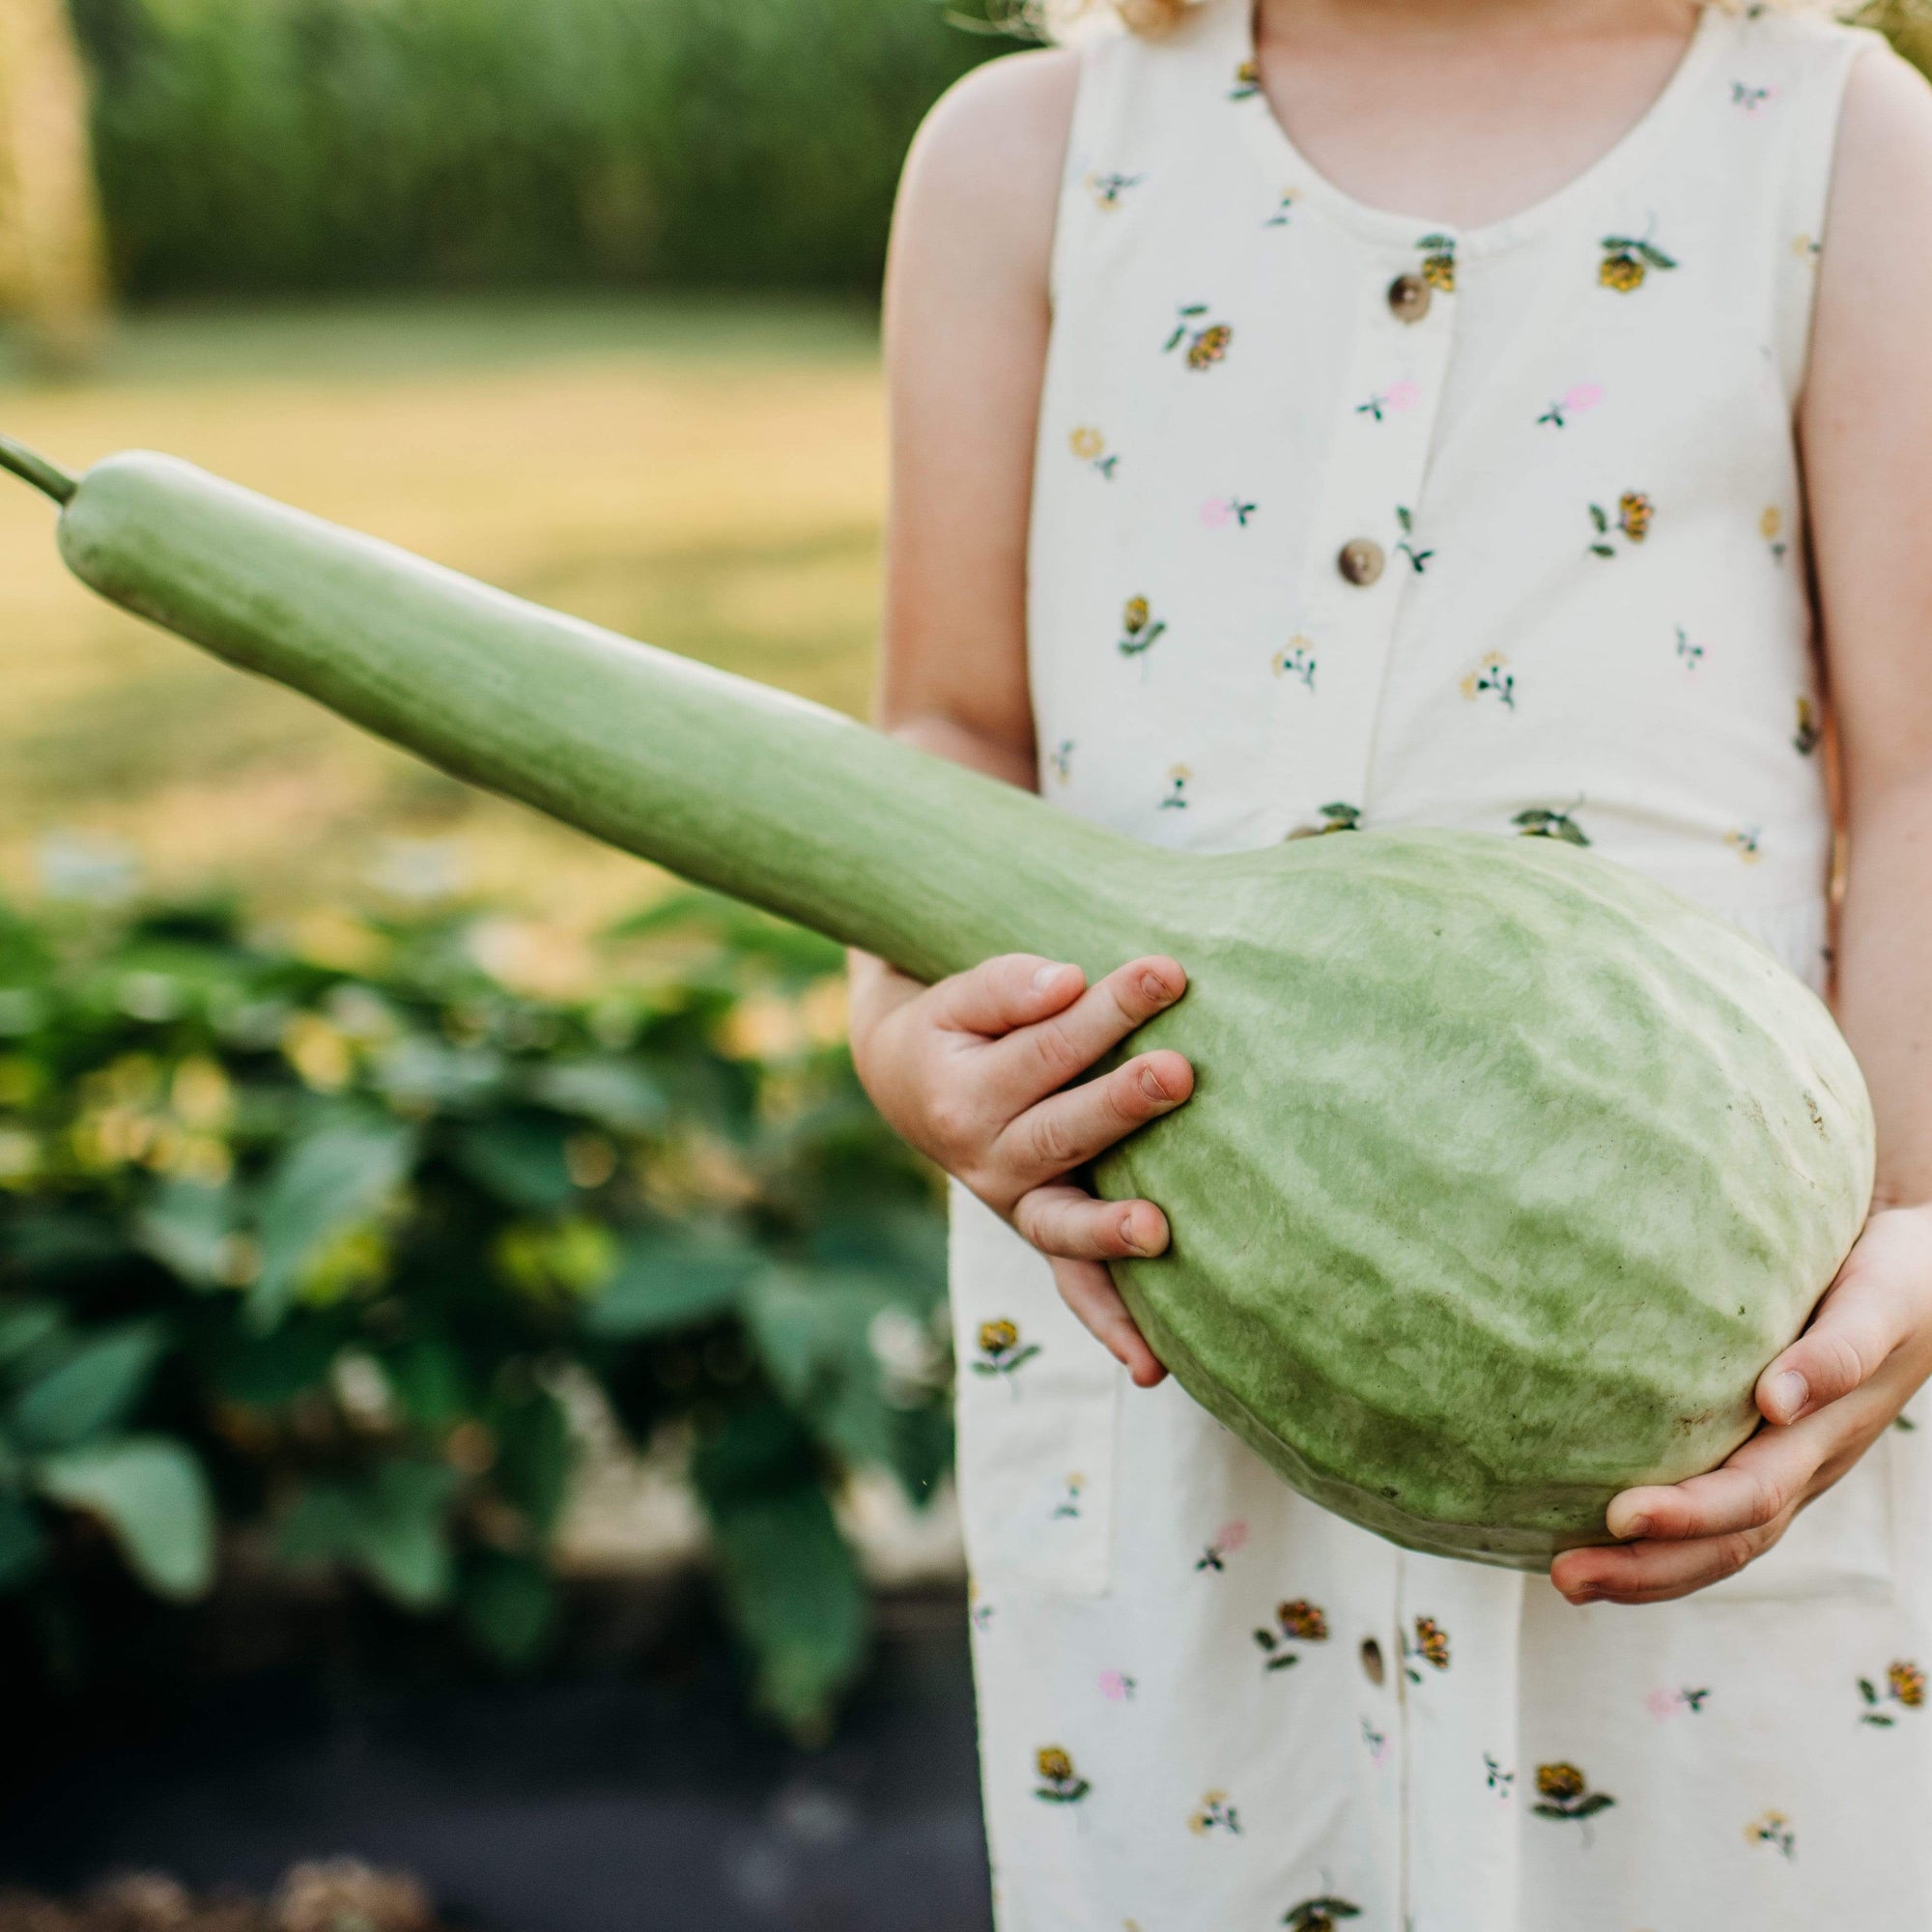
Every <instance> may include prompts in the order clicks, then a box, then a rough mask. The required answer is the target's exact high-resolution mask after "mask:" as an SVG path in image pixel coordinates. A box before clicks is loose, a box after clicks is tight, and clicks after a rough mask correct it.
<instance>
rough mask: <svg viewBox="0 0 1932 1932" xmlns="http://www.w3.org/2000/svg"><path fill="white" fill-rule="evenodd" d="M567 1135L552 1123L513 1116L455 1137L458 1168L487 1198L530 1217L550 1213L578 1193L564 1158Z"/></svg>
mask: <svg viewBox="0 0 1932 1932" xmlns="http://www.w3.org/2000/svg"><path fill="white" fill-rule="evenodd" d="M568 1138H569V1130H568V1129H567V1128H566V1127H564V1126H563V1125H562V1124H561V1123H560V1122H556V1121H547V1120H542V1119H538V1118H535V1117H532V1116H526V1117H524V1118H521V1119H520V1118H518V1117H517V1116H515V1115H511V1116H508V1117H506V1118H503V1119H499V1120H495V1121H489V1122H484V1123H483V1124H482V1125H480V1126H474V1127H468V1128H466V1129H465V1130H464V1131H463V1132H462V1133H460V1134H459V1135H458V1136H457V1137H456V1142H455V1150H454V1151H455V1155H456V1161H457V1165H458V1166H459V1167H461V1168H462V1169H463V1171H464V1172H465V1173H466V1174H468V1175H469V1178H470V1179H471V1180H473V1181H475V1183H476V1184H477V1186H479V1187H480V1188H482V1189H483V1190H484V1192H485V1193H487V1194H494V1195H495V1196H496V1197H497V1200H498V1201H501V1202H503V1203H504V1204H505V1205H506V1206H507V1207H511V1208H523V1209H525V1210H526V1211H527V1212H530V1213H537V1214H545V1213H554V1212H555V1211H556V1209H558V1208H562V1207H563V1206H565V1205H566V1204H567V1203H568V1202H569V1201H570V1200H571V1199H572V1198H573V1197H574V1196H575V1194H576V1193H577V1184H576V1182H575V1181H573V1180H572V1179H571V1178H570V1162H569V1161H568V1159H567V1158H566V1157H565V1154H564V1143H565V1142H566V1141H567V1140H568Z"/></svg>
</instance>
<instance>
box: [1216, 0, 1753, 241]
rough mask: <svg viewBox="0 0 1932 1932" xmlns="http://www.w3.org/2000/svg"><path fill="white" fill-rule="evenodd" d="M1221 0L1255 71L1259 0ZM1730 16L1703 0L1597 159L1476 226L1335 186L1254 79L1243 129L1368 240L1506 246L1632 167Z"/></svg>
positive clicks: (1669, 117)
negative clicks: (1665, 72) (1642, 101)
mask: <svg viewBox="0 0 1932 1932" xmlns="http://www.w3.org/2000/svg"><path fill="white" fill-rule="evenodd" d="M1223 4H1224V6H1225V8H1226V11H1227V13H1228V14H1229V15H1230V16H1231V17H1232V19H1233V21H1234V29H1233V33H1232V35H1231V37H1230V38H1231V40H1232V42H1233V44H1234V48H1235V60H1234V63H1233V68H1232V70H1231V71H1242V70H1244V69H1248V68H1252V69H1253V70H1254V71H1257V72H1258V71H1259V67H1260V61H1259V56H1258V55H1257V53H1256V49H1255V13H1256V9H1257V8H1258V6H1259V5H1260V0H1223ZM1731 17H1732V16H1731V15H1730V14H1727V13H1725V12H1724V10H1723V9H1722V8H1721V7H1720V6H1719V5H1716V4H1711V0H1706V4H1704V5H1703V6H1702V7H1701V8H1700V10H1699V13H1698V17H1697V23H1696V25H1695V26H1694V27H1693V28H1692V29H1691V30H1690V38H1689V40H1688V41H1686V43H1685V45H1684V51H1683V52H1682V53H1681V54H1680V55H1679V56H1678V59H1677V64H1676V66H1675V67H1673V68H1672V69H1671V71H1670V73H1669V76H1668V77H1667V78H1666V79H1665V81H1664V83H1663V85H1662V88H1660V89H1659V90H1658V92H1657V93H1656V94H1655V95H1654V96H1653V97H1652V98H1651V101H1650V104H1649V106H1647V107H1646V108H1645V109H1644V110H1643V112H1642V113H1641V114H1640V115H1638V116H1637V118H1636V119H1635V120H1634V121H1633V122H1632V123H1631V125H1630V126H1629V127H1628V128H1625V129H1624V131H1623V132H1622V133H1621V134H1619V135H1618V136H1617V138H1616V139H1615V140H1614V141H1613V142H1611V144H1610V145H1609V146H1608V147H1607V148H1605V150H1604V152H1603V153H1602V154H1601V155H1599V156H1597V158H1596V159H1595V160H1593V161H1591V162H1589V163H1588V164H1587V165H1586V166H1585V167H1584V168H1583V169H1582V170H1581V172H1580V173H1577V174H1575V175H1572V176H1571V178H1570V179H1569V180H1568V181H1567V182H1564V183H1562V184H1560V185H1558V186H1556V187H1554V188H1552V189H1551V190H1550V191H1549V193H1548V194H1546V195H1545V196H1543V197H1542V199H1541V200H1538V201H1534V202H1531V203H1530V204H1529V205H1528V206H1526V207H1524V208H1521V209H1519V210H1518V211H1517V212H1516V213H1512V214H1505V215H1502V216H1500V217H1498V218H1497V219H1495V220H1493V221H1485V222H1483V223H1481V224H1479V225H1478V226H1476V227H1473V228H1463V227H1459V226H1457V224H1456V223H1454V222H1451V221H1442V220H1439V219H1437V218H1436V217H1435V216H1434V215H1431V214H1405V213H1400V212H1399V211H1397V210H1393V209H1386V208H1376V207H1372V206H1371V205H1370V204H1369V203H1368V202H1365V201H1359V200H1357V199H1356V198H1355V197H1354V196H1353V195H1351V194H1350V193H1348V192H1347V191H1346V190H1344V189H1343V188H1340V187H1338V186H1337V185H1335V184H1334V183H1333V182H1332V181H1330V180H1329V179H1328V177H1327V176H1326V175H1325V174H1323V173H1322V172H1321V169H1320V168H1318V167H1316V166H1314V165H1313V164H1312V163H1311V162H1310V161H1309V159H1308V157H1307V156H1305V155H1304V154H1303V153H1302V152H1301V150H1300V149H1299V148H1298V147H1296V146H1295V144H1294V141H1293V138H1292V137H1291V135H1290V134H1289V131H1288V129H1287V128H1285V127H1283V126H1282V123H1281V120H1280V117H1279V116H1277V114H1276V113H1275V111H1274V103H1273V102H1272V101H1271V100H1269V99H1268V97H1267V93H1266V91H1265V89H1264V88H1261V87H1259V86H1257V88H1256V90H1255V92H1254V93H1253V94H1252V95H1251V96H1249V97H1248V98H1247V99H1242V100H1240V101H1238V102H1237V103H1236V105H1237V107H1238V109H1239V111H1240V114H1241V124H1242V129H1243V132H1244V133H1245V134H1246V136H1247V138H1248V143H1249V146H1250V147H1251V148H1252V149H1253V150H1254V151H1255V153H1256V155H1257V156H1258V157H1259V158H1261V159H1262V160H1263V161H1264V162H1265V163H1266V165H1267V166H1268V167H1269V169H1270V170H1272V171H1274V172H1277V173H1279V172H1280V171H1281V170H1283V169H1286V170H1287V171H1288V174H1287V178H1285V179H1284V180H1282V181H1281V183H1280V184H1279V185H1281V186H1283V187H1292V188H1293V190H1294V191H1295V193H1296V194H1297V196H1299V197H1300V198H1301V199H1303V200H1305V201H1307V202H1309V203H1311V204H1314V205H1318V206H1320V207H1321V208H1323V209H1325V210H1326V211H1327V213H1329V214H1331V215H1332V216H1333V217H1334V218H1335V219H1336V220H1338V221H1340V222H1341V223H1342V224H1343V225H1344V226H1346V227H1349V228H1351V229H1353V230H1355V231H1356V232H1357V233H1358V234H1361V235H1364V236H1365V237H1367V238H1368V239H1369V240H1372V241H1378V242H1387V243H1390V244H1392V245H1394V246H1397V247H1401V248H1410V249H1412V248H1413V246H1414V244H1415V241H1416V238H1417V237H1418V236H1419V235H1442V236H1448V237H1453V238H1454V239H1455V241H1456V244H1457V246H1458V248H1459V249H1461V250H1463V251H1466V252H1468V253H1471V254H1479V253H1484V252H1487V251H1489V250H1492V249H1496V248H1502V247H1507V246H1509V245H1511V244H1512V243H1514V242H1517V241H1525V240H1527V239H1528V238H1529V237H1531V236H1532V235H1535V234H1538V233H1541V232H1542V230H1543V229H1545V228H1546V227H1548V225H1549V224H1550V223H1551V222H1553V221H1556V220H1558V219H1560V218H1561V217H1562V216H1563V215H1564V214H1566V213H1568V212H1569V211H1570V210H1571V209H1572V208H1573V207H1574V206H1575V205H1576V204H1577V203H1578V202H1581V201H1583V200H1586V199H1587V198H1588V197H1590V196H1592V195H1594V194H1596V193H1597V192H1598V191H1599V190H1600V189H1601V188H1603V187H1604V186H1605V185H1606V184H1607V183H1609V182H1610V181H1611V180H1612V179H1613V178H1615V177H1616V176H1618V175H1620V174H1622V173H1624V172H1625V171H1626V170H1628V169H1633V168H1634V167H1635V166H1636V165H1637V163H1638V162H1640V161H1641V160H1642V159H1643V158H1644V157H1645V156H1647V155H1648V154H1649V152H1650V151H1651V150H1652V149H1653V148H1654V147H1655V146H1656V145H1657V143H1658V142H1659V141H1660V140H1661V139H1662V136H1663V135H1664V134H1665V132H1667V131H1668V128H1669V125H1670V123H1671V122H1672V121H1673V120H1674V119H1675V118H1676V115H1677V112H1678V110H1679V109H1680V108H1681V107H1682V106H1683V105H1684V103H1685V102H1686V101H1687V100H1688V99H1690V96H1691V95H1692V94H1693V93H1694V92H1695V91H1696V89H1697V87H1698V85H1699V84H1700V83H1701V82H1702V80H1703V79H1704V76H1705V71H1706V70H1707V69H1708V68H1709V67H1710V65H1711V63H1712V61H1713V59H1714V58H1715V56H1716V53H1717V49H1718V46H1719V41H1720V38H1721V29H1722V27H1723V26H1724V24H1726V23H1727V22H1728V21H1729V19H1730V18H1731Z"/></svg>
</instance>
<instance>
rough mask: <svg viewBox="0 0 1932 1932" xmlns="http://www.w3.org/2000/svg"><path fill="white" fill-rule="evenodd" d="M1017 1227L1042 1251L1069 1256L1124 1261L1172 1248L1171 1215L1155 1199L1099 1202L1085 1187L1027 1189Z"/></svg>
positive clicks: (1016, 1215) (1016, 1213)
mask: <svg viewBox="0 0 1932 1932" xmlns="http://www.w3.org/2000/svg"><path fill="white" fill-rule="evenodd" d="M1013 1226H1014V1227H1015V1228H1017V1229H1018V1230H1019V1231H1020V1233H1021V1234H1022V1235H1024V1236H1026V1237H1027V1239H1028V1240H1029V1241H1031V1242H1032V1243H1033V1244H1034V1246H1035V1247H1037V1249H1039V1251H1040V1252H1041V1253H1042V1254H1047V1255H1053V1256H1056V1257H1059V1258H1061V1259H1064V1260H1066V1261H1085V1262H1105V1261H1124V1260H1127V1259H1129V1258H1131V1257H1133V1256H1137V1255H1157V1254H1160V1253H1162V1252H1164V1250H1165V1249H1166V1247H1167V1235H1168V1230H1167V1216H1166V1215H1165V1214H1163V1213H1162V1212H1161V1211H1160V1209H1159V1208H1156V1207H1155V1206H1154V1205H1153V1203H1152V1202H1151V1201H1096V1200H1094V1197H1093V1195H1091V1194H1089V1193H1088V1192H1087V1190H1086V1189H1085V1188H1084V1187H1072V1186H1066V1185H1050V1186H1046V1187H1036V1188H1035V1189H1034V1190H1033V1192H1032V1193H1031V1194H1023V1195H1022V1196H1021V1197H1020V1200H1019V1205H1018V1206H1017V1207H1015V1208H1014V1209H1013Z"/></svg>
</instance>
